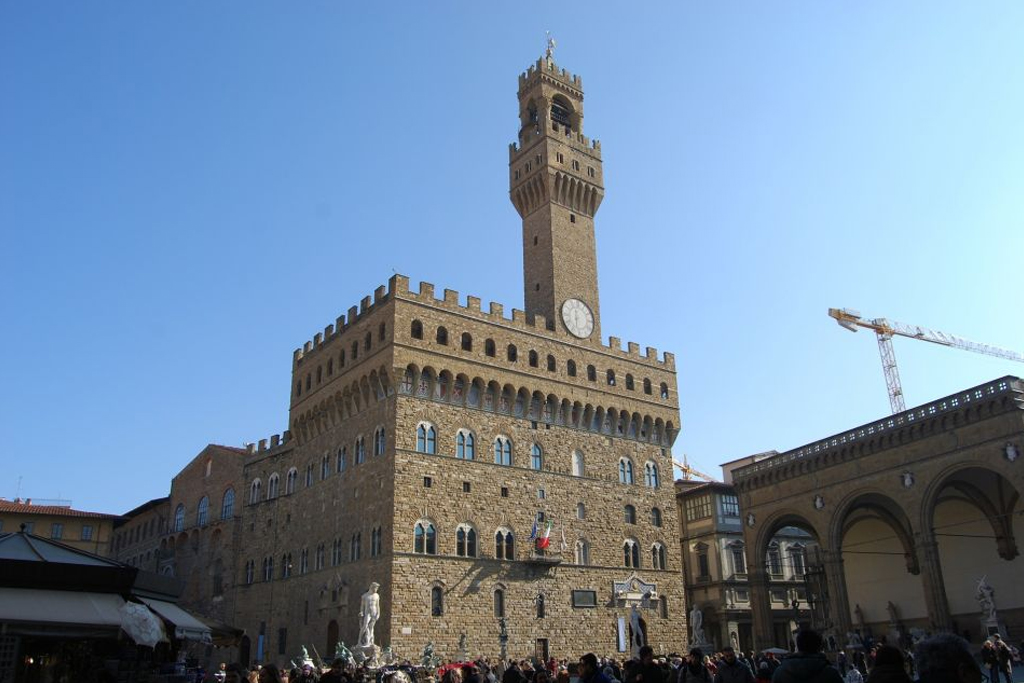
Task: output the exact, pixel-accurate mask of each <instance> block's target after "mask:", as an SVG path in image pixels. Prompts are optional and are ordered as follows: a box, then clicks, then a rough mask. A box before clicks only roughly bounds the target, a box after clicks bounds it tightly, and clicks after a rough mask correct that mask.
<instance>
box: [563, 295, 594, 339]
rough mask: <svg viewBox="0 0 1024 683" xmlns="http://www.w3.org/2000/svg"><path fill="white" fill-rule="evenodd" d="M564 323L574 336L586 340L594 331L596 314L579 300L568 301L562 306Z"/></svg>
mask: <svg viewBox="0 0 1024 683" xmlns="http://www.w3.org/2000/svg"><path fill="white" fill-rule="evenodd" d="M562 322H564V323H565V326H566V328H567V329H568V330H569V332H570V333H572V334H573V335H574V336H576V337H579V338H580V339H586V338H587V337H589V336H590V333H591V332H593V331H594V314H593V313H591V312H590V308H589V307H588V306H587V305H586V304H585V303H583V302H582V301H580V300H579V299H566V300H565V303H563V304H562Z"/></svg>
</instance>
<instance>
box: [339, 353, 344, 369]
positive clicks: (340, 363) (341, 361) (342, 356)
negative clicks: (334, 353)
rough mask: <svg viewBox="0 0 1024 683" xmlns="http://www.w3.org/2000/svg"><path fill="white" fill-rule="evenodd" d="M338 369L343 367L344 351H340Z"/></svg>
mask: <svg viewBox="0 0 1024 683" xmlns="http://www.w3.org/2000/svg"><path fill="white" fill-rule="evenodd" d="M338 367H339V368H343V367H345V349H342V350H341V354H340V355H339V356H338Z"/></svg>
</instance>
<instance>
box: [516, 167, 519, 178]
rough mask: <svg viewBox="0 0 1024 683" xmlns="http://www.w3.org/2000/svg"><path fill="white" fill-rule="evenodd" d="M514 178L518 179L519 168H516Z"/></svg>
mask: <svg viewBox="0 0 1024 683" xmlns="http://www.w3.org/2000/svg"><path fill="white" fill-rule="evenodd" d="M516 180H519V169H518V168H517V169H516Z"/></svg>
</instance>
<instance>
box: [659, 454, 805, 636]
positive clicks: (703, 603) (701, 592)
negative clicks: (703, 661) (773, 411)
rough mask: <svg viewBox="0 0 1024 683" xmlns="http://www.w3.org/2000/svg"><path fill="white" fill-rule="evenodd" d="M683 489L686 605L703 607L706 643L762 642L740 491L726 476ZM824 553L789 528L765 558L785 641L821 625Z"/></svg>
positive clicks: (775, 618)
mask: <svg viewBox="0 0 1024 683" xmlns="http://www.w3.org/2000/svg"><path fill="white" fill-rule="evenodd" d="M726 467H728V465H727V466H726ZM676 491H677V494H676V499H677V501H678V510H677V514H678V516H679V524H680V532H681V534H682V537H681V538H682V549H683V551H682V552H683V585H684V586H685V587H686V603H687V605H688V606H689V608H690V609H693V608H696V609H699V610H700V611H701V614H702V622H703V631H704V637H705V642H707V643H709V644H711V645H713V646H714V647H715V649H721V647H722V646H724V645H732V646H733V647H734V648H736V649H737V650H744V651H746V650H749V649H751V648H752V647H753V645H754V637H753V633H754V626H753V624H754V618H753V612H752V609H751V604H752V603H751V596H750V582H749V580H748V577H749V574H750V567H749V565H748V563H747V551H746V546H745V545H744V542H743V519H742V516H743V515H742V512H741V510H740V505H739V496H738V495H737V493H736V489H735V488H734V487H733V486H732V485H731V484H726V483H722V482H699V481H686V480H682V479H681V480H679V481H677V482H676ZM819 558H820V548H819V547H818V545H817V542H816V541H815V540H814V538H813V537H812V536H811V535H810V534H809V533H807V532H806V531H803V530H802V529H798V528H796V527H783V528H781V529H779V530H778V532H776V534H775V536H774V537H773V539H772V543H771V544H770V545H769V548H768V553H767V555H766V556H765V557H764V558H762V560H761V563H762V564H763V565H764V566H765V567H767V568H768V576H769V580H770V584H769V590H768V596H769V601H770V604H771V613H772V633H773V635H774V639H775V641H776V642H778V643H780V644H782V645H787V644H788V643H789V641H790V640H791V638H792V634H793V633H794V631H795V630H797V629H798V628H800V627H811V626H813V627H817V626H818V624H817V623H815V620H814V619H813V615H814V607H815V601H816V600H817V598H818V596H817V594H816V591H817V590H818V587H817V584H816V581H815V580H816V577H817V576H818V570H819V567H820V560H819ZM794 601H795V602H794ZM693 637H694V634H693V631H692V629H691V631H690V638H691V639H692V638H693Z"/></svg>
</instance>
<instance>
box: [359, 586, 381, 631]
mask: <svg viewBox="0 0 1024 683" xmlns="http://www.w3.org/2000/svg"><path fill="white" fill-rule="evenodd" d="M378 588H380V584H379V583H377V582H376V581H374V582H373V583H371V584H370V588H369V589H368V590H367V591H366V592H365V593H363V597H362V602H361V603H360V605H359V618H360V622H359V646H360V647H372V646H373V644H374V643H373V627H374V626H375V625H376V624H377V619H379V618H380V595H378V594H377V589H378Z"/></svg>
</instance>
